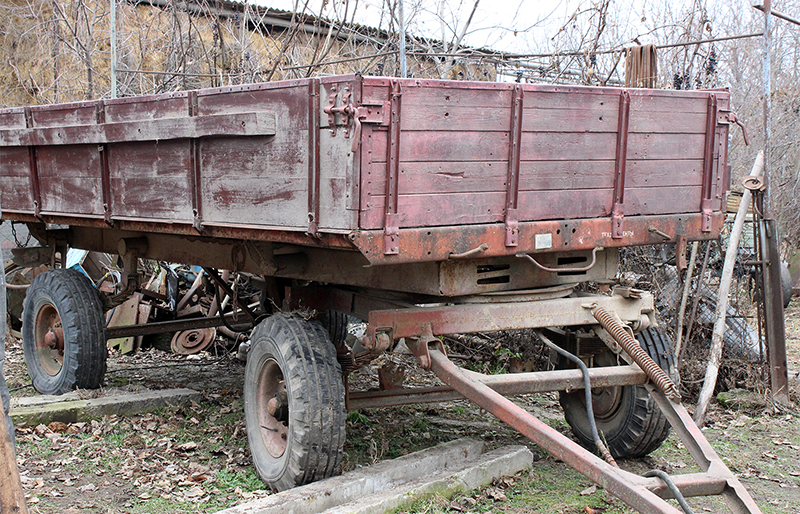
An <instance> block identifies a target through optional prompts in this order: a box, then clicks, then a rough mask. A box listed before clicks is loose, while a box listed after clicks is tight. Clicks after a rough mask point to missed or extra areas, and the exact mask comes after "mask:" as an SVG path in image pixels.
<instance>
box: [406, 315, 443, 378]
mask: <svg viewBox="0 0 800 514" xmlns="http://www.w3.org/2000/svg"><path fill="white" fill-rule="evenodd" d="M431 344H433V345H434V346H435V349H436V350H439V351H440V352H442V355H446V353H445V350H444V346H443V345H442V342H441V341H440V340H439V339H437V338H436V337H434V335H433V326H432V325H431V324H430V323H425V324H424V325H423V326H422V330H421V332H420V335H419V338H409V340H407V341H406V346H408V349H409V350H411V353H413V354H414V356H415V357H416V358H417V360H418V361H419V364H420V366H422V367H423V368H424V369H431V353H430V346H431Z"/></svg>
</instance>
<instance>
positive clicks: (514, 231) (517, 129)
mask: <svg viewBox="0 0 800 514" xmlns="http://www.w3.org/2000/svg"><path fill="white" fill-rule="evenodd" d="M512 100H513V103H512V105H511V123H510V134H509V137H510V140H511V144H510V148H509V154H508V178H507V179H506V214H505V229H506V246H517V245H518V244H519V219H518V214H517V209H518V202H519V158H520V152H521V147H522V114H523V112H524V111H523V104H522V100H523V90H522V86H521V85H520V84H517V85H516V86H514V94H513V95H512Z"/></svg>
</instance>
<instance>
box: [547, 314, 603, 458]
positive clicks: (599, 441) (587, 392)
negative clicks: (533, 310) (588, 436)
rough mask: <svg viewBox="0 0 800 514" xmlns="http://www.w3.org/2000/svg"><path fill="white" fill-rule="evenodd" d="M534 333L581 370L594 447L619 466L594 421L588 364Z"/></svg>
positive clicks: (587, 415)
mask: <svg viewBox="0 0 800 514" xmlns="http://www.w3.org/2000/svg"><path fill="white" fill-rule="evenodd" d="M534 333H535V334H536V335H537V336H538V337H539V339H540V340H541V341H542V342H543V343H544V344H545V345H547V347H548V348H550V349H551V350H554V351H555V352H556V353H558V354H559V355H562V356H563V357H566V358H567V359H569V360H570V361H572V362H573V363H575V364H576V365H577V366H578V368H579V369H580V370H581V373H582V374H583V391H584V395H585V397H586V417H587V419H588V420H589V430H590V431H591V433H592V439H593V440H594V445H595V446H596V447H597V450H598V451H599V452H600V455H602V456H603V458H604V459H605V460H606V462H608V463H609V464H611V465H612V466H617V463H616V461H615V460H614V457H612V456H611V452H609V451H608V448H607V447H606V445H605V443H603V440H602V439H600V434H599V433H598V431H597V424H596V423H595V421H594V411H593V410H592V379H591V378H590V377H589V368H587V367H586V364H584V363H583V361H582V360H581V359H580V358H578V357H577V356H575V355H573V354H571V353H569V352H568V351H566V350H565V349H563V348H561V347H559V346H558V345H557V344H555V343H554V342H552V341H551V340H549V339H548V338H547V337H545V335H544V334H543V333H542V331H541V330H536V331H534Z"/></svg>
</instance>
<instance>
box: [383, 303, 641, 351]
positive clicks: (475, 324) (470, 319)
mask: <svg viewBox="0 0 800 514" xmlns="http://www.w3.org/2000/svg"><path fill="white" fill-rule="evenodd" d="M590 306H600V307H603V308H605V309H607V310H609V311H612V312H614V313H616V314H617V315H618V316H619V317H620V319H622V320H623V321H625V322H638V321H640V320H641V318H642V316H643V315H646V314H648V313H650V312H653V296H652V295H651V294H650V293H646V292H642V293H641V296H640V297H639V298H626V297H624V296H622V295H619V294H615V295H613V296H591V297H575V298H557V299H553V300H547V301H541V302H536V301H530V302H510V303H466V304H461V305H436V306H430V307H412V308H407V309H388V310H373V311H370V313H369V327H368V328H367V336H368V337H369V338H370V339H373V340H374V338H375V335H376V333H379V332H391V335H392V337H393V338H394V339H399V338H401V337H406V338H418V337H421V336H422V335H423V334H424V333H425V332H426V331H429V332H430V333H431V334H432V335H434V336H438V335H446V334H456V333H465V334H466V333H472V332H482V331H494V330H510V329H517V328H529V327H556V326H577V325H596V324H597V320H596V319H595V318H594V316H592V312H591V310H590V309H589V308H588V307H590ZM584 307H586V308H584Z"/></svg>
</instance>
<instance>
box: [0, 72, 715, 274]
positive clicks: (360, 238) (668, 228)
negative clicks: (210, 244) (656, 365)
mask: <svg viewBox="0 0 800 514" xmlns="http://www.w3.org/2000/svg"><path fill="white" fill-rule="evenodd" d="M728 109H729V96H728V93H727V92H726V91H721V90H716V91H664V90H646V89H617V88H597V87H577V86H551V85H529V84H503V83H486V82H454V81H436V80H416V79H390V78H382V77H362V76H358V75H345V76H332V77H326V78H322V79H317V78H313V79H301V80H289V81H280V82H271V83H264V84H250V85H242V86H234V87H225V88H216V89H207V90H200V91H188V92H178V93H169V94H162V95H154V96H146V97H135V98H120V99H115V100H105V101H103V100H97V101H88V102H79V103H71V104H60V105H48V106H35V107H20V108H10V109H4V110H0V192H2V197H1V199H0V200H1V202H0V205H2V210H3V219H7V220H17V221H27V222H33V223H37V222H47V223H52V224H60V225H70V226H73V227H80V226H83V227H97V228H112V227H113V228H114V229H117V230H121V231H133V232H145V233H164V234H180V235H188V236H201V237H202V236H205V237H210V238H217V239H236V240H254V241H258V240H261V241H278V242H281V241H282V242H287V243H293V244H300V245H306V246H312V247H322V248H338V249H350V250H358V251H360V252H361V254H362V255H364V257H366V259H367V260H368V262H369V263H371V264H392V263H410V262H431V261H443V260H447V259H448V257H450V256H451V255H454V254H455V255H458V254H463V253H464V252H469V251H474V252H476V253H477V254H479V255H480V256H481V257H493V256H513V255H515V254H517V253H519V252H526V253H537V252H545V253H546V252H555V251H558V252H563V251H577V250H590V249H592V248H594V247H597V246H602V247H607V248H608V247H620V246H627V245H631V244H654V243H663V242H667V241H672V242H674V241H676V240H679V239H688V240H697V239H707V238H713V237H716V234H717V232H718V230H719V227H720V226H721V223H722V219H723V213H722V207H723V205H722V200H723V197H724V193H725V191H726V189H727V187H728V182H729V174H728V166H727V154H726V153H727V138H728V125H729V123H730V121H729V111H728ZM482 245H483V246H482Z"/></svg>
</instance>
